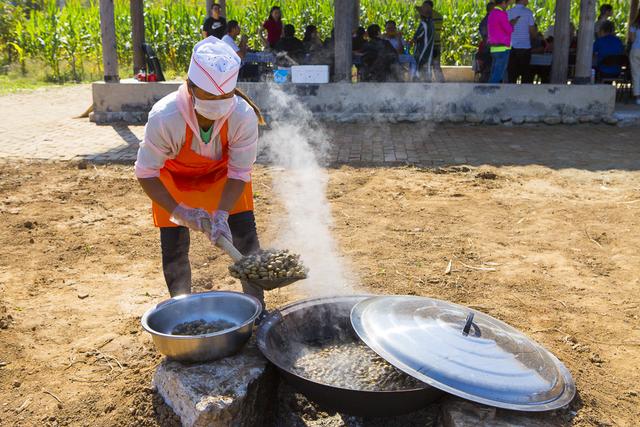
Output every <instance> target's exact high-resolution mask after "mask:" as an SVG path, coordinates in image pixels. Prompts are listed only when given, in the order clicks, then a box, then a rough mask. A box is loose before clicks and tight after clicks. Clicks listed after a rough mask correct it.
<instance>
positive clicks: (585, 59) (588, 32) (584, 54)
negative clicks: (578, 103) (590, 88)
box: [573, 0, 596, 84]
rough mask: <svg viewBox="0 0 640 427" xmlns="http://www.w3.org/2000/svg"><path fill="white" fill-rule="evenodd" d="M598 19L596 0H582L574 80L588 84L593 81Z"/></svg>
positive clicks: (577, 82)
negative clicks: (595, 36)
mask: <svg viewBox="0 0 640 427" xmlns="http://www.w3.org/2000/svg"><path fill="white" fill-rule="evenodd" d="M595 21H596V0H580V25H579V26H578V52H577V53H576V75H575V77H574V79H573V82H574V83H576V84H587V83H589V82H590V81H591V66H592V62H593V59H592V57H593V29H594V27H595Z"/></svg>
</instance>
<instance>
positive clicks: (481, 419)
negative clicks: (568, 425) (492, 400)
mask: <svg viewBox="0 0 640 427" xmlns="http://www.w3.org/2000/svg"><path fill="white" fill-rule="evenodd" d="M558 421H559V420H557V419H554V417H553V415H549V414H533V413H531V414H527V413H526V412H514V411H507V410H504V409H496V408H493V407H490V406H484V405H480V404H477V403H473V402H470V401H468V400H462V399H458V398H455V397H449V398H447V399H446V400H444V401H443V402H442V405H441V407H440V424H439V425H440V426H442V427H467V426H474V427H546V426H549V425H559V424H560V423H559V422H558Z"/></svg>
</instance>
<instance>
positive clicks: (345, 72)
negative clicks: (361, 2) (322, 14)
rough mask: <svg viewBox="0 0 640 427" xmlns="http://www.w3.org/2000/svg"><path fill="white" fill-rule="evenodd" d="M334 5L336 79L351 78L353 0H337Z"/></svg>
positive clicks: (344, 79)
mask: <svg viewBox="0 0 640 427" xmlns="http://www.w3.org/2000/svg"><path fill="white" fill-rule="evenodd" d="M334 4H335V6H334V18H333V22H334V25H335V28H334V40H333V42H334V46H335V65H334V67H335V68H334V79H335V81H337V82H339V81H346V80H350V79H351V65H352V52H351V29H352V26H353V14H354V7H353V0H335V3H334Z"/></svg>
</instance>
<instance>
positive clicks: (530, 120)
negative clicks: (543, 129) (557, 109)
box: [524, 116, 540, 123]
mask: <svg viewBox="0 0 640 427" xmlns="http://www.w3.org/2000/svg"><path fill="white" fill-rule="evenodd" d="M524 122H525V123H540V117H538V116H526V117H525V118H524Z"/></svg>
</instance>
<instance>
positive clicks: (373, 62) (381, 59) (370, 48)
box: [362, 24, 399, 82]
mask: <svg viewBox="0 0 640 427" xmlns="http://www.w3.org/2000/svg"><path fill="white" fill-rule="evenodd" d="M367 35H368V36H369V41H368V42H366V43H365V44H364V48H363V49H362V52H363V55H362V64H363V65H364V80H368V81H376V82H384V81H387V80H392V81H393V80H397V73H398V70H397V66H398V65H399V64H398V52H396V50H395V49H394V48H393V46H392V45H391V43H389V41H388V40H384V39H382V38H380V26H379V25H377V24H373V25H369V28H367Z"/></svg>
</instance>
